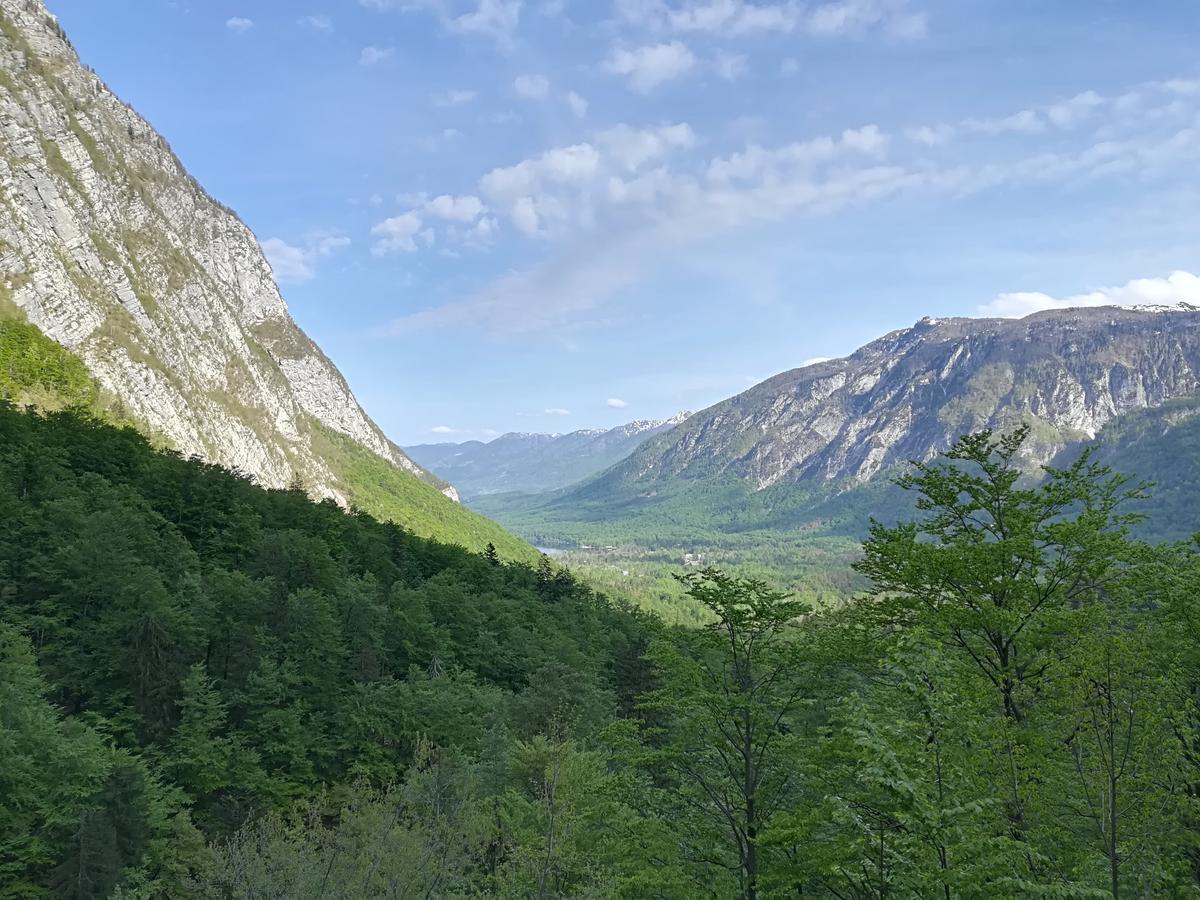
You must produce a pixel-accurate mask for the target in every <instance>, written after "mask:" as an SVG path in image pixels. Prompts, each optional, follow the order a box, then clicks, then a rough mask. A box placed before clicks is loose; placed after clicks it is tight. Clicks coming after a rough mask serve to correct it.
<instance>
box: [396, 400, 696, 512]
mask: <svg viewBox="0 0 1200 900" xmlns="http://www.w3.org/2000/svg"><path fill="white" fill-rule="evenodd" d="M689 415H691V413H679V414H677V415H675V416H672V417H671V418H669V419H663V420H661V421H649V420H639V421H636V422H630V423H629V424H627V425H619V426H617V427H616V428H608V429H605V428H587V429H581V430H579V431H572V432H570V433H569V434H523V433H516V432H512V433H509V434H504V435H501V436H500V437H498V438H496V439H495V440H493V441H489V442H487V443H483V442H481V441H466V442H464V443H461V444H420V445H417V446H415V447H409V448H407V450H408V453H410V454H411V455H412V458H413V459H415V460H416V461H417V462H418V463H420V464H421V465H423V466H425V467H426V468H428V469H429V470H430V471H431V472H433V473H435V474H437V475H439V476H441V477H442V478H445V479H446V480H447V481H451V482H453V483H454V484H455V485H457V487H458V488H459V490H461V491H462V493H463V497H464V498H466V499H467V500H468V502H469V501H470V499H471V498H473V497H479V496H482V495H485V494H496V493H501V492H505V491H522V492H527V493H537V492H541V491H550V490H555V489H556V488H560V487H566V486H567V485H569V484H572V483H574V482H576V481H579V480H581V479H584V478H587V477H588V476H590V475H594V474H595V473H597V472H600V471H603V470H604V469H606V468H608V467H609V466H611V465H612V464H613V463H616V462H619V461H620V460H622V459H624V458H625V457H627V456H629V454H630V453H632V452H633V451H634V450H636V449H637V447H638V446H639V445H640V444H641V443H642V442H643V441H646V440H648V439H649V438H651V437H653V436H654V435H656V434H659V433H661V432H663V431H666V430H668V429H670V428H673V427H674V426H676V425H678V424H679V423H680V422H683V421H684V420H685V419H687V417H688V416H689Z"/></svg>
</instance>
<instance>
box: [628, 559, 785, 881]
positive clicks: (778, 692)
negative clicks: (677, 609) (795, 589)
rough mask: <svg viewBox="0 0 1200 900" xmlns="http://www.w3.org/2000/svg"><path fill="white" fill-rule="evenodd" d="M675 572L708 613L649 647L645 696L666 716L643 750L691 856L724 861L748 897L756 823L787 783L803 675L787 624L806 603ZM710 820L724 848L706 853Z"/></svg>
mask: <svg viewBox="0 0 1200 900" xmlns="http://www.w3.org/2000/svg"><path fill="white" fill-rule="evenodd" d="M680 578H681V580H682V581H683V583H684V584H686V585H687V592H688V595H689V596H690V597H692V598H693V599H694V600H696V601H698V602H699V603H701V604H703V605H704V607H705V608H706V609H708V610H709V612H710V613H711V614H712V616H713V621H712V622H711V623H710V624H708V625H706V626H705V627H704V628H703V629H701V630H699V631H696V632H681V633H679V634H677V635H675V638H674V639H673V640H661V641H658V642H657V643H655V644H654V645H652V647H651V648H650V651H649V656H650V658H651V659H652V660H653V662H654V663H655V666H656V668H657V672H658V675H659V678H660V679H661V681H662V687H661V688H660V689H659V690H657V691H655V692H654V693H653V694H651V695H650V701H649V703H650V704H651V705H652V706H653V707H655V708H657V709H659V710H660V711H662V712H664V713H666V714H667V715H668V716H669V717H670V724H669V725H668V726H667V728H666V733H665V734H664V735H663V736H662V739H663V742H664V746H663V749H662V750H661V751H659V752H657V753H656V754H654V756H653V759H654V761H655V762H656V763H657V764H659V765H661V766H663V767H665V769H666V770H667V771H668V772H669V773H670V774H671V775H672V776H673V777H674V778H675V779H676V783H677V787H678V797H679V800H680V802H681V803H682V804H683V805H684V806H685V808H686V809H687V810H688V811H690V814H691V815H690V818H689V821H691V822H692V823H694V824H696V825H697V826H698V832H700V833H699V834H697V835H694V836H693V838H694V840H693V848H692V853H693V860H692V861H693V862H694V863H696V864H700V865H704V866H713V865H715V866H718V867H722V868H726V869H728V870H730V871H732V872H733V873H734V875H735V877H736V880H737V883H738V886H739V893H740V895H741V896H742V897H744V898H745V900H755V898H756V897H758V895H759V891H760V879H761V875H762V865H763V861H762V858H761V851H760V840H761V836H762V833H763V831H764V829H766V828H767V827H768V826H769V825H770V824H771V822H772V820H773V818H774V817H775V815H776V814H777V813H778V812H779V811H780V810H781V809H783V808H785V807H786V805H787V804H788V802H789V800H790V799H791V797H792V795H793V793H794V791H795V788H796V784H795V770H794V768H793V766H792V765H791V764H790V760H789V754H788V747H789V745H790V744H792V743H793V742H794V740H795V738H794V732H793V728H794V726H795V724H796V723H795V721H794V719H795V717H796V715H797V713H799V711H800V710H801V709H802V707H803V706H804V705H805V700H806V688H807V687H808V684H807V682H806V680H805V678H804V674H805V673H804V672H803V667H802V664H801V661H800V659H799V654H798V653H797V645H796V643H795V640H794V638H795V634H794V632H795V628H794V626H795V624H796V623H797V620H798V619H799V617H800V616H801V615H803V614H804V613H805V612H806V611H807V607H805V606H804V605H803V604H802V603H800V602H799V601H796V600H791V599H789V598H788V596H787V595H786V594H782V593H779V592H777V591H774V590H772V589H770V588H769V587H768V586H767V585H766V584H765V583H764V582H762V581H757V580H754V579H743V578H735V577H733V576H729V575H726V574H724V573H722V572H720V571H718V570H716V569H712V568H708V569H704V570H702V571H700V572H694V573H689V574H687V575H684V576H680ZM697 817H698V819H697ZM710 822H716V823H718V828H717V830H718V832H720V833H721V834H722V835H723V837H724V840H725V846H726V848H730V849H732V853H729V852H728V850H726V851H725V852H718V855H717V856H716V857H713V856H712V855H711V850H710V847H709V845H708V838H709V835H705V834H703V832H708V831H711V828H710V826H709V823H710ZM729 859H732V862H729V861H728V860H729Z"/></svg>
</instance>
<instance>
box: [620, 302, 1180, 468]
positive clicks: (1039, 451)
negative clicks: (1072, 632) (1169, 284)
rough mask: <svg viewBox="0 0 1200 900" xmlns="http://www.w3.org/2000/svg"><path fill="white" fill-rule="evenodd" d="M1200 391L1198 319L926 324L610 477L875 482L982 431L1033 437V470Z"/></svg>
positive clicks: (1099, 312) (697, 420) (1049, 318)
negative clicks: (1137, 415) (1124, 421)
mask: <svg viewBox="0 0 1200 900" xmlns="http://www.w3.org/2000/svg"><path fill="white" fill-rule="evenodd" d="M1197 390H1200V310H1198V309H1196V308H1194V307H1190V306H1186V305H1185V306H1181V307H1175V308H1170V309H1164V308H1162V307H1156V308H1134V309H1123V308H1117V307H1101V308H1093V309H1072V310H1063V311H1052V312H1043V313H1037V314H1035V315H1032V316H1029V317H1027V318H1024V319H1020V320H1007V319H964V318H954V319H941V320H935V319H922V320H921V321H920V322H918V323H917V324H916V325H914V326H913V327H912V328H906V329H903V330H900V331H895V332H892V333H891V334H888V335H885V336H884V337H882V338H880V339H879V340H877V341H874V342H873V343H870V344H868V345H866V346H865V347H863V348H862V349H860V350H858V351H857V352H855V353H853V354H851V355H850V356H848V357H845V358H844V359H835V360H829V361H827V362H822V363H818V364H816V365H812V366H807V367H805V368H802V369H794V370H792V371H790V372H785V373H783V374H781V375H778V376H776V377H774V378H772V379H770V380H768V381H765V382H763V383H762V384H759V385H757V386H755V387H753V388H751V389H750V390H748V391H746V392H745V393H743V394H740V395H738V396H736V397H733V398H731V399H729V400H726V401H724V402H722V403H719V404H717V405H716V406H713V407H711V408H709V409H707V410H704V411H703V412H700V413H697V414H696V415H694V416H692V417H691V418H690V419H688V420H687V421H686V422H684V423H683V424H682V425H680V426H679V427H677V428H675V429H673V430H671V431H669V432H666V433H665V434H662V435H660V436H658V437H656V438H654V439H652V440H650V441H647V442H646V443H645V444H643V445H642V446H641V447H640V448H639V449H638V450H637V451H636V452H635V453H634V454H633V455H632V456H631V457H630V458H629V459H628V460H626V461H625V462H624V463H622V464H621V465H620V466H618V467H617V468H616V469H614V470H613V471H612V472H611V473H610V474H609V475H607V476H606V478H611V479H616V480H620V481H624V482H627V483H628V482H633V483H638V484H640V483H652V482H654V481H655V480H657V479H661V478H669V477H683V478H703V477H710V476H725V477H728V476H733V477H736V478H739V479H742V480H744V481H747V482H749V483H750V484H751V485H752V486H753V487H754V488H755V489H756V490H761V489H764V488H768V487H771V486H773V485H776V484H783V483H787V482H789V481H793V482H794V481H802V480H811V479H817V480H821V481H829V480H837V479H849V480H851V481H865V480H867V479H869V478H871V477H872V476H873V475H875V474H877V473H879V472H880V471H881V470H884V469H886V468H888V467H890V466H892V465H893V464H896V463H901V462H904V461H906V460H909V459H919V460H925V459H929V458H931V457H933V456H934V455H936V454H937V453H938V452H940V451H942V450H944V449H946V448H947V447H949V445H950V444H951V443H952V441H953V440H954V439H955V438H957V437H958V436H960V435H962V434H965V433H968V432H971V431H978V430H980V429H983V428H1006V427H1012V426H1013V425H1015V424H1017V423H1019V422H1026V423H1028V424H1029V425H1030V426H1031V427H1032V435H1031V441H1030V443H1029V445H1028V447H1029V449H1030V456H1031V459H1030V461H1031V462H1037V463H1043V462H1047V461H1049V460H1050V459H1051V458H1053V456H1054V454H1055V453H1057V452H1058V451H1060V450H1061V449H1062V448H1063V447H1064V446H1066V445H1067V444H1070V443H1072V442H1074V441H1078V440H1081V439H1085V438H1091V437H1093V436H1094V435H1095V434H1096V433H1097V432H1098V431H1099V430H1100V428H1102V427H1103V426H1104V425H1105V424H1106V423H1108V422H1109V421H1111V420H1113V419H1114V418H1116V417H1117V416H1120V415H1121V414H1123V413H1126V412H1128V411H1131V410H1136V409H1143V408H1149V407H1156V406H1159V405H1161V404H1163V403H1164V402H1166V401H1168V400H1171V399H1172V398H1178V397H1185V396H1188V395H1191V394H1194V393H1196V392H1197Z"/></svg>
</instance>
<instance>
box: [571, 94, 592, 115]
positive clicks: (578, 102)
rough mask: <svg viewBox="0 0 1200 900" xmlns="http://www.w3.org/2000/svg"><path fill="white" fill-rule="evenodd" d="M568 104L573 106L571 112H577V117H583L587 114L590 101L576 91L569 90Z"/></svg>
mask: <svg viewBox="0 0 1200 900" xmlns="http://www.w3.org/2000/svg"><path fill="white" fill-rule="evenodd" d="M567 106H569V107H570V108H571V112H572V113H574V114H575V117H576V118H577V119H582V118H583V117H584V116H586V115H587V111H588V102H587V100H585V99H584V98H583V97H581V96H579V95H578V94H577V93H575V92H574V91H568V92H567Z"/></svg>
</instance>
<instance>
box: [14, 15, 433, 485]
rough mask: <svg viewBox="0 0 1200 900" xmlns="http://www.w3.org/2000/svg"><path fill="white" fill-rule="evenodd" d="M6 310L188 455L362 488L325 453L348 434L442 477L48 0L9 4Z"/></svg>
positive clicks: (267, 474)
mask: <svg viewBox="0 0 1200 900" xmlns="http://www.w3.org/2000/svg"><path fill="white" fill-rule="evenodd" d="M0 307H4V308H6V309H7V310H8V313H9V314H10V315H12V314H20V315H23V317H24V318H26V319H27V320H28V321H29V322H30V323H32V324H34V325H36V326H37V327H38V328H39V329H41V330H42V331H43V332H44V333H45V334H47V335H49V336H50V337H52V338H53V339H54V340H56V341H58V342H59V343H61V344H63V345H64V346H65V347H67V348H68V349H70V350H71V351H72V352H74V353H75V354H77V355H78V356H79V357H80V358H81V359H82V360H83V361H84V362H85V364H86V365H87V367H88V369H89V370H90V371H91V372H92V374H93V375H94V376H95V378H96V379H97V380H98V381H99V382H100V384H101V385H102V386H103V387H104V388H106V389H107V390H108V391H109V392H111V393H112V394H113V395H115V396H116V397H117V398H119V399H120V401H121V402H122V403H123V404H124V406H125V407H126V408H127V409H128V411H129V412H130V413H131V414H132V415H133V416H134V417H135V418H136V419H138V420H140V421H141V422H143V423H145V424H146V425H147V426H148V427H149V428H150V429H152V430H154V431H155V432H157V433H159V434H160V435H162V436H163V437H165V438H166V439H167V441H168V442H169V443H171V444H172V445H173V446H174V447H175V448H176V449H178V450H180V451H181V452H183V453H185V454H196V455H199V456H202V457H204V458H206V459H209V460H212V461H214V462H218V463H221V464H223V465H226V466H230V467H234V468H238V469H240V470H242V471H243V472H246V473H248V474H251V475H253V476H254V477H255V478H256V479H257V480H258V481H259V482H261V483H263V484H266V485H270V486H282V485H285V484H287V483H288V482H289V481H291V480H292V479H293V478H295V477H297V476H298V477H300V478H302V479H303V480H304V482H305V483H306V485H307V487H308V488H309V490H310V491H311V492H313V493H316V494H318V495H323V496H329V497H334V498H336V499H337V500H339V501H340V502H345V501H346V500H347V496H346V493H347V487H346V483H345V480H344V478H343V477H342V473H340V472H338V471H336V467H335V466H334V464H333V463H331V461H330V459H329V458H327V456H326V455H325V454H323V452H322V451H321V449H320V447H321V446H323V444H325V443H328V441H323V438H324V437H327V434H328V433H329V432H333V433H336V434H337V435H343V436H345V437H348V438H350V439H351V440H353V441H354V442H356V443H357V444H358V445H361V446H362V447H364V448H367V449H368V450H370V451H371V452H372V453H374V454H376V455H377V456H378V457H380V458H382V459H383V460H385V461H387V462H388V463H390V464H391V465H393V466H395V467H397V468H399V469H402V470H405V471H407V472H409V473H411V474H413V475H415V476H417V477H420V478H423V479H425V480H428V481H430V482H435V481H436V479H434V478H432V477H431V476H428V475H427V474H426V473H424V472H423V471H422V470H421V469H420V468H419V467H418V466H416V465H415V464H414V463H413V462H411V461H410V460H409V459H408V457H407V456H405V455H404V453H403V452H401V451H400V449H399V448H398V447H396V446H395V445H393V444H392V443H391V442H390V441H388V439H387V438H386V437H385V436H384V434H383V433H382V432H381V431H380V429H379V428H378V427H377V426H376V425H375V424H374V423H373V422H372V421H371V420H370V418H368V416H367V415H366V414H365V413H364V412H363V410H362V408H361V407H360V406H359V405H358V403H357V401H356V400H355V399H354V395H353V394H352V393H351V391H350V388H349V386H348V385H347V384H346V381H345V379H344V378H342V376H341V374H340V373H339V372H338V371H337V369H336V368H335V367H334V366H333V364H332V363H331V362H330V361H329V360H328V359H327V358H326V357H325V356H324V354H322V353H321V351H320V350H319V349H318V348H317V346H316V345H315V344H314V343H313V342H312V341H311V340H309V339H308V337H307V336H306V335H305V334H304V333H303V332H302V331H301V330H300V329H299V328H298V327H297V325H296V324H295V323H294V322H293V321H292V319H291V317H290V316H289V315H288V310H287V306H286V305H285V303H284V301H283V299H282V297H281V296H280V294H279V290H278V288H277V287H276V285H275V281H274V278H273V275H272V272H271V269H270V266H269V265H268V263H267V261H266V259H265V258H264V256H263V254H262V252H261V250H260V249H259V246H258V242H257V241H256V239H255V237H254V235H253V234H251V232H250V230H249V229H248V228H247V227H246V226H245V225H244V224H242V222H241V221H240V220H239V219H238V218H237V216H236V215H234V214H233V213H232V212H231V211H230V210H228V209H226V208H225V207H223V206H222V205H221V204H219V203H217V202H216V201H215V200H213V199H212V198H211V197H209V196H208V195H207V194H206V193H205V192H204V191H203V190H202V189H201V187H200V186H199V185H198V184H197V183H196V182H195V181H194V180H193V179H192V178H191V177H190V176H189V175H188V174H187V172H186V171H184V168H183V166H182V165H181V164H180V162H179V160H178V159H176V158H175V156H174V154H173V153H172V152H171V149H170V147H168V146H167V144H166V142H165V141H164V140H163V139H162V138H161V137H160V136H159V135H158V134H156V133H155V132H154V130H153V129H152V128H151V127H150V126H149V125H148V124H147V123H146V122H145V121H144V120H143V119H141V118H140V117H139V116H138V115H137V114H136V113H135V112H134V111H133V110H132V109H130V108H129V107H127V106H126V105H124V104H123V103H121V101H120V100H118V99H117V98H116V97H114V96H113V94H112V93H110V92H109V91H108V89H107V88H106V87H105V85H104V84H103V82H101V80H100V79H99V78H98V77H97V76H96V75H95V74H94V73H92V72H91V71H89V70H87V69H86V68H84V67H83V66H82V65H81V64H80V62H79V59H78V58H77V56H76V54H75V52H74V50H73V49H72V48H71V45H70V43H69V42H68V41H67V39H66V37H65V35H64V34H63V33H62V31H61V30H60V29H59V27H58V24H57V22H56V21H55V20H54V18H53V17H52V16H51V15H50V14H49V13H48V12H47V10H46V8H45V7H44V6H43V5H42V3H41V2H40V0H0ZM439 486H440V487H443V488H445V485H443V484H439ZM446 490H447V491H448V492H452V489H449V488H446Z"/></svg>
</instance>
